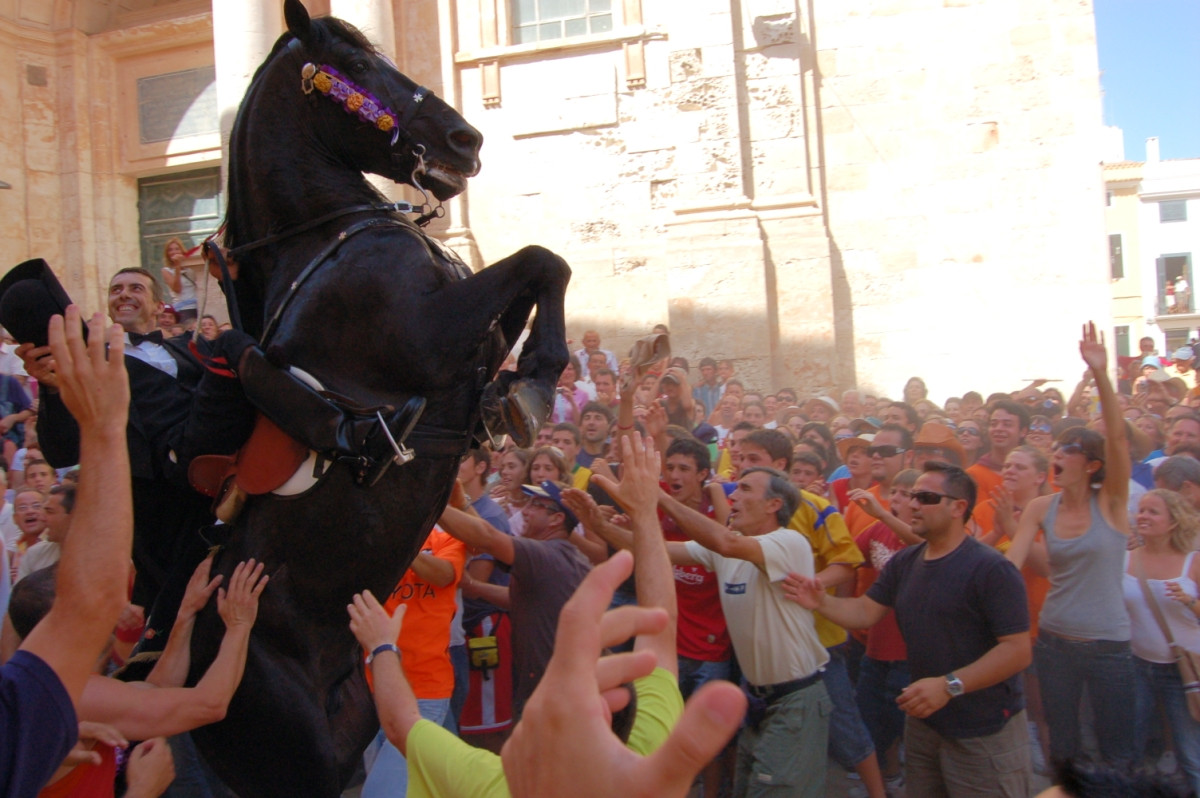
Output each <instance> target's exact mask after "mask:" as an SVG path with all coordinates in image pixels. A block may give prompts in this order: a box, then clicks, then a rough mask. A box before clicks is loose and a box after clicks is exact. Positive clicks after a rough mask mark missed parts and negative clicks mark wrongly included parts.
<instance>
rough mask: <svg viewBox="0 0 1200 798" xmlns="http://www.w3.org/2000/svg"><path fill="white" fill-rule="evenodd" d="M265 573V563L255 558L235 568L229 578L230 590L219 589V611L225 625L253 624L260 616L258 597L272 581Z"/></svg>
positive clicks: (231, 626)
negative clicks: (257, 561) (258, 561)
mask: <svg viewBox="0 0 1200 798" xmlns="http://www.w3.org/2000/svg"><path fill="white" fill-rule="evenodd" d="M270 578H271V577H269V576H267V575H266V574H264V573H263V563H257V564H256V563H255V562H254V558H250V559H249V560H246V561H245V562H240V563H238V564H237V567H236V568H234V569H233V576H231V577H230V578H229V590H228V592H226V590H225V588H220V589H218V590H217V612H219V613H220V614H221V620H223V621H224V622H225V627H226V628H227V629H231V628H233V627H235V626H253V625H254V621H255V619H256V618H258V597H259V596H261V595H262V592H263V588H265V587H266V586H267V582H268V581H270Z"/></svg>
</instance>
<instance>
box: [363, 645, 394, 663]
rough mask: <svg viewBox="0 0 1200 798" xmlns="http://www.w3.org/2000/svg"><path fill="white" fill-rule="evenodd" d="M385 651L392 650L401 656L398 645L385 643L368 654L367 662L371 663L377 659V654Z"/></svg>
mask: <svg viewBox="0 0 1200 798" xmlns="http://www.w3.org/2000/svg"><path fill="white" fill-rule="evenodd" d="M385 651H391V652H393V653H394V654H395V655H396V657H397V658H399V657H400V649H399V648H398V647H397V646H396V644H395V643H384V644H383V645H381V646H376V647H375V650H374V651H372V652H371V653H370V654H368V655H367V664H368V665H370V664H371V663H372V662H374V661H375V657H376V656H378V655H380V654H382V653H383V652H385Z"/></svg>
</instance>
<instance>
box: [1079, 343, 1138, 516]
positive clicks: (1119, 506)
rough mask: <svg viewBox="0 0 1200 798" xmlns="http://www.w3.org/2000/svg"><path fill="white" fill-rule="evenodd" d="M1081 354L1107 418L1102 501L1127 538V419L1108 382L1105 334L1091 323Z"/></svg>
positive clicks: (1128, 459)
mask: <svg viewBox="0 0 1200 798" xmlns="http://www.w3.org/2000/svg"><path fill="white" fill-rule="evenodd" d="M1079 354H1080V355H1082V356H1083V361H1084V362H1085V363H1087V365H1088V368H1090V369H1091V370H1092V376H1093V377H1094V378H1095V380H1096V391H1097V393H1098V394H1099V395H1100V410H1101V412H1102V413H1103V415H1104V484H1103V485H1101V486H1100V497H1101V499H1102V500H1103V503H1104V505H1105V507H1106V509H1107V510H1108V514H1109V518H1108V521H1109V523H1111V524H1112V525H1113V527H1114V528H1115V529H1117V530H1119V531H1120V532H1123V533H1124V534H1126V535H1128V534H1129V517H1128V511H1127V510H1126V505H1128V503H1129V477H1130V475H1131V474H1132V473H1133V463H1132V462H1131V460H1130V457H1129V439H1128V438H1127V437H1126V435H1125V418H1124V416H1122V415H1121V405H1120V403H1119V402H1118V401H1117V392H1116V391H1114V390H1113V385H1112V381H1111V380H1109V378H1108V351H1107V350H1106V349H1105V348H1104V334H1103V333H1101V334H1100V336H1099V337H1097V335H1096V323H1095V322H1093V321H1089V322H1088V323H1087V324H1086V325H1084V327H1083V339H1082V340H1081V341H1080V342H1079Z"/></svg>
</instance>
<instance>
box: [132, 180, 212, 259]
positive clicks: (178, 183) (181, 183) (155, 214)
mask: <svg viewBox="0 0 1200 798" xmlns="http://www.w3.org/2000/svg"><path fill="white" fill-rule="evenodd" d="M222 186H223V184H222V183H221V170H220V169H219V168H215V167H214V168H211V169H198V170H195V171H191V172H175V173H174V174H169V175H162V176H160V177H149V178H143V179H141V180H139V181H138V228H139V230H138V232H139V233H140V237H141V250H142V262H141V264H140V265H141V266H142V267H143V268H145V269H149V270H150V271H152V272H153V273H155V274H158V273H159V269H161V268H162V265H163V255H162V253H163V247H164V246H165V245H166V243H167V241H169V240H171V239H172V238H175V237H178V238H180V239H182V240H183V245H184V246H185V247H189V248H190V247H194V246H196V245H197V244H199V243H200V242H201V241H203V240H204V239H205V238H206V237H207V236H209V235H210V234H211V233H213V232H214V231H216V229H217V227H218V226H219V225H220V224H221V217H222V216H224V215H225V203H224V199H223V197H222V194H221V188H222Z"/></svg>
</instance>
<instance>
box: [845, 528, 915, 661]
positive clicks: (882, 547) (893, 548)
mask: <svg viewBox="0 0 1200 798" xmlns="http://www.w3.org/2000/svg"><path fill="white" fill-rule="evenodd" d="M854 542H855V543H857V544H858V549H859V551H861V552H862V553H863V557H865V558H866V560H867V561H866V563H865V564H864V565H863V566H862V567H861V568H860V569H859V572H860V573H861V572H863V571H866V570H867V569H868V568H869V569H871V570H873V571H875V574H876V575H878V574H879V573H880V572H881V571H883V566H885V565H887V563H888V560H890V559H892V555H894V554H895V553H896V552H898V551H900V550H901V549H903V548H904V547H905V544H904V541H902V540H901V539H900V538H899V537H898V536H897V535H896V533H895V532H893V531H892V528H891V527H889V526H888V525H887V524H885V523H883V522H882V521H876V522H875V523H873V524H871V525H870V526H869V527H867V528H866V529H864V530H863V531H862V532H860V533H859V535H858V537H856V538H855V539H854ZM872 581H874V580H872ZM867 656H868V657H870V658H871V659H874V660H879V661H881V662H899V661H903V660H906V659H908V649H907V648H906V647H905V645H904V638H903V637H901V635H900V627H899V626H898V625H897V624H896V614H895V613H894V612H892V611H891V610H890V609H889V610H888V611H887V614H886V615H884V616H883V619H882V620H880V621H879V623H877V624H875V625H874V626H872V627H871V629H870V631H868V632H867Z"/></svg>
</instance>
